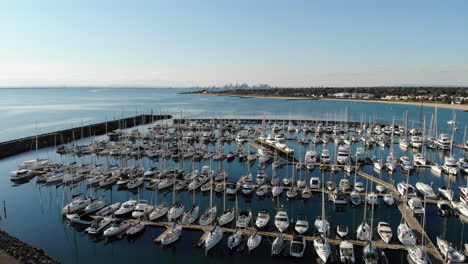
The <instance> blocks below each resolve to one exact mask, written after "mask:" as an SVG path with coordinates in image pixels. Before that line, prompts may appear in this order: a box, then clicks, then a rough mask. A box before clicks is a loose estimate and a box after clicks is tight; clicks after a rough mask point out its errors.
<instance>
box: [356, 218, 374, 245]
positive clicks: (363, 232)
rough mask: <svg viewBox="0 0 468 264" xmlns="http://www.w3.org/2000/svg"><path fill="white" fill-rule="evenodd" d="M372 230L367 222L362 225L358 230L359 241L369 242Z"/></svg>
mask: <svg viewBox="0 0 468 264" xmlns="http://www.w3.org/2000/svg"><path fill="white" fill-rule="evenodd" d="M371 232H372V231H371V230H370V226H369V224H367V222H365V221H364V222H363V223H361V224H360V225H359V226H358V228H357V235H356V236H357V239H358V240H361V241H369V240H370V237H371Z"/></svg>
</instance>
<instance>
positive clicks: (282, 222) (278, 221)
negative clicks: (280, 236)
mask: <svg viewBox="0 0 468 264" xmlns="http://www.w3.org/2000/svg"><path fill="white" fill-rule="evenodd" d="M275 226H276V228H277V229H278V231H280V232H281V233H283V232H285V231H287V229H288V227H289V217H288V213H286V211H284V210H283V209H282V208H281V209H279V210H278V212H277V213H276V215H275Z"/></svg>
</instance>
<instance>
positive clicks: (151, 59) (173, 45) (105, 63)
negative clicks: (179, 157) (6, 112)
mask: <svg viewBox="0 0 468 264" xmlns="http://www.w3.org/2000/svg"><path fill="white" fill-rule="evenodd" d="M467 14H468V1H466V0H451V1H441V0H437V1H436V0H412V1H408V0H392V1H375V0H362V1H361V0H353V1H349V0H342V1H338V0H324V1H314V0H304V1H299V0H297V1H296V0H290V1H286V0H281V1H280V0H267V1H263V0H235V1H232V0H231V1H223V0H199V1H195V0H193V1H188V0H187V1H179V0H165V1H158V0H151V1H143V0H142V1H139V0H134V1H129V0H98V1H97V0H79V1H75V0H57V1H53V0H41V1H37V0H30V1H25V0H14V1H6V0H0V87H30V86H127V87H128V86H132V87H133V86H135V87H137V86H141V87H192V86H212V85H216V86H220V85H224V84H227V83H247V84H251V85H253V84H259V83H266V84H270V85H272V86H281V87H309V86H374V85H378V86H390V85H457V86H462V85H468V15H467Z"/></svg>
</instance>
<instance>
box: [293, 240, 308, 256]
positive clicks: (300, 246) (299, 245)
mask: <svg viewBox="0 0 468 264" xmlns="http://www.w3.org/2000/svg"><path fill="white" fill-rule="evenodd" d="M305 249H306V240H305V237H303V236H293V239H292V240H291V243H290V244H289V255H291V256H292V257H296V258H301V257H302V256H303V255H304V251H305Z"/></svg>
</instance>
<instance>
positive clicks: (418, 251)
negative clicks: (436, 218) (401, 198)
mask: <svg viewBox="0 0 468 264" xmlns="http://www.w3.org/2000/svg"><path fill="white" fill-rule="evenodd" d="M425 225H426V197H424V215H423V233H424V228H425ZM424 238H425V236H424V235H423V236H422V242H421V246H420V247H417V246H413V247H410V248H408V250H407V251H408V261H409V262H410V263H414V264H426V263H430V260H429V257H428V256H427V253H426V251H425V244H424Z"/></svg>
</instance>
